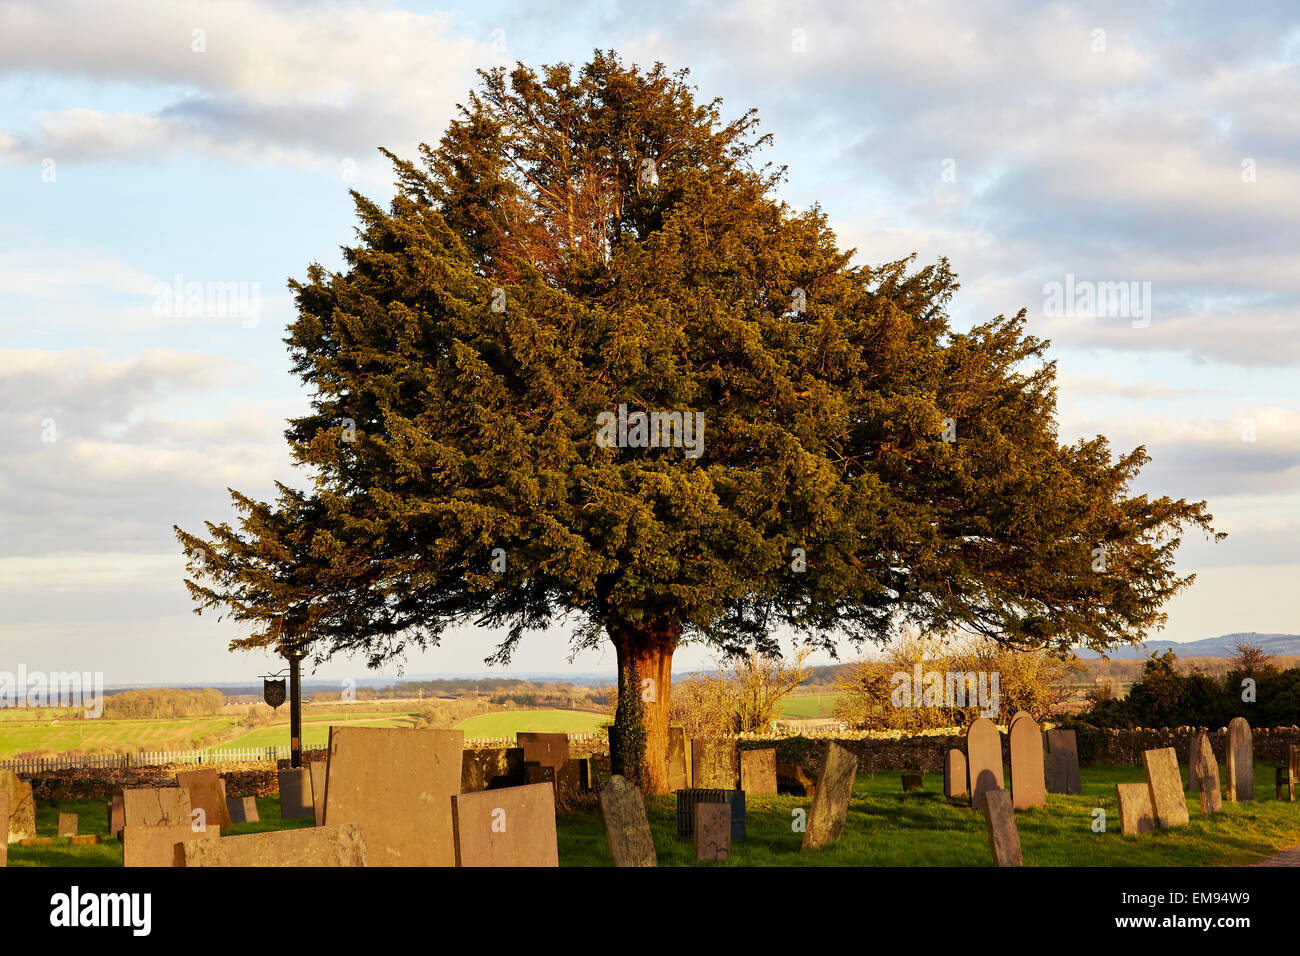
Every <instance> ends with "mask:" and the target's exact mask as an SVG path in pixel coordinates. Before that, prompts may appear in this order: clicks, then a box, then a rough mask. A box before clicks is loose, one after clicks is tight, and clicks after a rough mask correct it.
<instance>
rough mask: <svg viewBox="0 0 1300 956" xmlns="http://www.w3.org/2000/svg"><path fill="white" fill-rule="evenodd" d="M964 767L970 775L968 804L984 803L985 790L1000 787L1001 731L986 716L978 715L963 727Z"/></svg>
mask: <svg viewBox="0 0 1300 956" xmlns="http://www.w3.org/2000/svg"><path fill="white" fill-rule="evenodd" d="M966 767H967V772H968V773H969V775H970V805H971V806H972V807H974V808H975V809H976V810H978V809H980V808H982V807H983V806H984V796H983V795H984V792H985V791H986V790H1002V789H1005V788H1004V787H1003V777H1002V733H1001V731H999V730H998V728H997V724H995V723H993V721H991V720H989V719H988V718H987V717H977V718H976V719H975V720H973V721H971V725H970V727H968V728H967V730H966Z"/></svg>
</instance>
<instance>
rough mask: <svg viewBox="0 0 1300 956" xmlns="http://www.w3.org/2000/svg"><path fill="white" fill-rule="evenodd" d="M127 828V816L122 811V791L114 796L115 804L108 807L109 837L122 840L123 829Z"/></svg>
mask: <svg viewBox="0 0 1300 956" xmlns="http://www.w3.org/2000/svg"><path fill="white" fill-rule="evenodd" d="M124 826H126V814H125V812H124V811H123V809H122V791H120V790H119V791H118V792H117V793H115V794H113V802H112V803H110V804H109V805H108V835H109V836H111V837H116V838H117V839H119V840H120V839H122V827H124Z"/></svg>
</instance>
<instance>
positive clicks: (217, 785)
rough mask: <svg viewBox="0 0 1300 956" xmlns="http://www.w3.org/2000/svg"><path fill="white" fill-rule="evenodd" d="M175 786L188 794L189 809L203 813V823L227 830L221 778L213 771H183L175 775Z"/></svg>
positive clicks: (227, 818)
mask: <svg viewBox="0 0 1300 956" xmlns="http://www.w3.org/2000/svg"><path fill="white" fill-rule="evenodd" d="M176 785H177V786H178V787H180V788H181V789H182V790H188V791H189V793H190V809H191V811H193V810H202V811H203V822H204V823H205V824H208V825H212V826H217V827H220V828H221V829H223V830H229V829H230V824H231V819H230V811H229V810H228V809H227V808H226V797H225V793H224V791H223V789H222V782H221V776H220V774H218V773H217V772H216V771H215V770H210V769H205V770H185V771H182V772H181V773H178V774H177V775H176Z"/></svg>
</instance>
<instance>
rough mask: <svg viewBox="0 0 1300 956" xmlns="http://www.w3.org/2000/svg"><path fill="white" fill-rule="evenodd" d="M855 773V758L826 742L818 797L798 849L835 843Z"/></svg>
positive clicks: (856, 761)
mask: <svg viewBox="0 0 1300 956" xmlns="http://www.w3.org/2000/svg"><path fill="white" fill-rule="evenodd" d="M857 773H858V758H857V757H856V756H854V755H853V753H852V752H851V751H849V750H846V749H845V748H843V747H841V746H840V745H839V744H837V743H835V742H833V741H829V740H828V741H827V742H826V750H825V754H824V756H823V758H822V772H821V774H820V775H819V776H818V777H817V794H816V796H814V797H813V802H812V808H811V809H810V810H809V811H808V821H807V824H806V826H807V830H805V831H804V835H803V844H802V846H801V847H800V849H803V850H808V849H812V848H814V847H819V846H825V845H826V844H828V843H834V842H835V841H836V840H838V839H839V838H840V834H841V833H843V832H844V824H845V821H846V820H847V819H848V814H849V799H850V798H851V797H852V796H853V781H854V779H855V778H856V777H857Z"/></svg>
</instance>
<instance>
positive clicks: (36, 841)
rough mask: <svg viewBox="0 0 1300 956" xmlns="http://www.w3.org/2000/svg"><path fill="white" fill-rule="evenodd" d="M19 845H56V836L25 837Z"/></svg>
mask: <svg viewBox="0 0 1300 956" xmlns="http://www.w3.org/2000/svg"><path fill="white" fill-rule="evenodd" d="M18 845H19V846H54V837H23V838H22V839H21V840H19V841H18Z"/></svg>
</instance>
